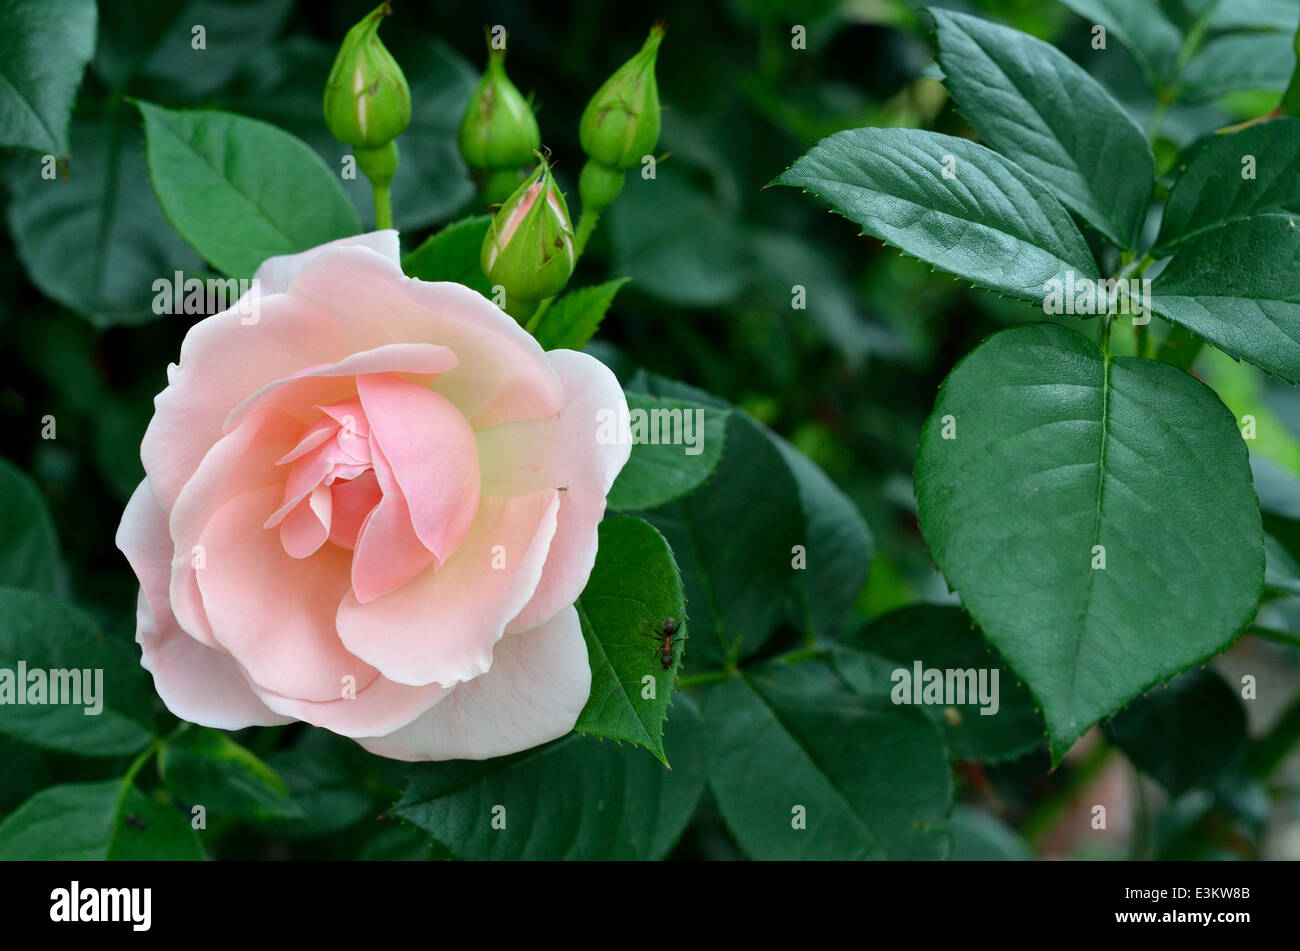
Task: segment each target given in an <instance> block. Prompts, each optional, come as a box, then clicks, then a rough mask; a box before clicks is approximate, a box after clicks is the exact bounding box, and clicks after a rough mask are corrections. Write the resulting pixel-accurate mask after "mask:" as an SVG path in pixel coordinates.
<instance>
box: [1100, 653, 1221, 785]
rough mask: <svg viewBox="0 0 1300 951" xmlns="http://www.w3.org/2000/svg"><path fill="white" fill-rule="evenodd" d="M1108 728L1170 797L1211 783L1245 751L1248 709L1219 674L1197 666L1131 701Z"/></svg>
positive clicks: (1136, 762)
mask: <svg viewBox="0 0 1300 951" xmlns="http://www.w3.org/2000/svg"><path fill="white" fill-rule="evenodd" d="M1108 732H1109V733H1110V735H1111V738H1112V739H1114V741H1115V743H1116V745H1117V746H1119V748H1120V749H1121V750H1123V751H1124V754H1125V755H1126V756H1127V757H1128V758H1129V759H1131V760H1132V761H1133V764H1134V765H1135V766H1137V767H1138V768H1139V769H1141V770H1142V771H1143V772H1145V773H1148V774H1150V775H1151V776H1152V777H1154V778H1155V779H1156V780H1157V781H1158V782H1159V783H1160V784H1161V785H1162V786H1164V787H1165V788H1166V789H1167V790H1169V794H1170V795H1172V796H1178V795H1181V794H1182V793H1183V792H1186V791H1187V790H1188V789H1191V788H1192V787H1194V786H1204V785H1207V784H1213V782H1214V781H1215V779H1217V778H1219V777H1222V776H1224V775H1226V774H1228V773H1229V772H1230V771H1231V770H1232V769H1233V767H1235V766H1236V765H1237V764H1238V763H1239V762H1240V761H1241V757H1242V755H1243V754H1244V753H1245V751H1246V711H1245V710H1244V709H1242V706H1241V700H1240V699H1239V698H1238V697H1237V695H1236V693H1234V692H1233V690H1232V688H1231V687H1229V686H1228V684H1226V683H1225V682H1224V680H1223V678H1222V677H1220V676H1219V675H1218V674H1216V673H1213V672H1212V671H1208V670H1195V671H1190V672H1189V673H1186V674H1183V675H1182V676H1181V677H1179V678H1177V679H1176V680H1174V681H1172V682H1171V683H1169V684H1168V685H1167V686H1163V687H1159V688H1157V689H1156V690H1153V691H1151V693H1150V695H1149V696H1145V697H1142V698H1140V699H1138V700H1135V701H1133V704H1132V706H1130V707H1128V708H1127V709H1125V710H1123V711H1121V712H1120V713H1118V714H1116V715H1115V718H1114V719H1113V720H1111V721H1110V724H1109V727H1108Z"/></svg>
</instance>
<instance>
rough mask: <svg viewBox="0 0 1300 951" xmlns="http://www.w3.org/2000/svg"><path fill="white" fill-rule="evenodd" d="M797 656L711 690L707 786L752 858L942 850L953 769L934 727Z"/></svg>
mask: <svg viewBox="0 0 1300 951" xmlns="http://www.w3.org/2000/svg"><path fill="white" fill-rule="evenodd" d="M806 666H807V665H800V666H799V667H797V668H792V667H785V666H783V665H778V664H769V665H767V666H764V667H761V668H758V670H756V671H754V672H752V673H749V674H746V675H743V676H738V677H736V678H734V679H732V680H729V681H727V682H726V683H724V684H721V685H719V686H717V687H714V688H712V689H711V690H710V691H709V695H708V701H707V702H706V704H705V707H704V720H705V723H706V725H707V731H706V732H707V735H708V740H709V789H710V790H711V791H712V793H713V798H714V799H715V800H716V801H717V803H718V808H719V809H720V810H721V812H722V816H723V818H724V819H725V820H726V823H727V827H728V828H729V829H730V830H731V834H732V835H733V836H735V838H736V841H737V842H738V843H739V844H740V847H741V848H742V849H744V850H745V852H746V853H747V854H748V855H749V856H750V857H751V858H755V859H777V860H804V859H836V860H851V859H938V858H943V857H944V856H945V854H946V853H947V851H948V845H949V842H948V837H947V835H946V834H945V833H944V832H943V830H942V828H941V822H942V819H943V816H944V814H945V813H946V812H947V810H948V806H949V804H950V802H951V801H952V777H951V774H950V773H949V769H948V755H947V750H946V749H945V748H944V744H943V737H942V736H941V735H940V733H939V731H938V729H937V728H936V727H935V726H934V724H933V723H931V722H930V721H929V720H928V719H926V717H925V716H923V715H922V714H921V713H919V712H918V711H915V710H912V709H910V708H906V707H899V706H894V705H893V704H891V703H889V701H888V700H887V699H885V700H883V701H882V700H880V699H870V698H867V697H863V696H860V695H858V694H854V693H850V692H848V691H845V690H843V689H836V688H835V687H834V686H833V685H832V684H830V683H829V682H828V679H827V677H825V676H822V677H818V676H817V675H816V674H814V673H812V672H810V671H808V670H806V669H804V668H805V667H806ZM800 810H802V815H803V817H804V819H805V820H806V828H798V827H797V825H798V823H797V821H796V820H797V819H798V818H799V817H800Z"/></svg>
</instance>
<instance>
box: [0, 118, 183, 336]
mask: <svg viewBox="0 0 1300 951" xmlns="http://www.w3.org/2000/svg"><path fill="white" fill-rule="evenodd" d="M123 111H124V110H120V109H119V110H118V111H117V112H116V113H114V115H113V116H112V117H111V118H110V119H109V120H107V121H105V122H98V123H96V122H84V121H74V122H73V123H72V138H71V141H72V158H71V161H70V163H69V165H68V169H67V177H66V179H65V178H64V177H62V175H61V176H60V177H59V178H57V179H55V180H53V181H46V180H44V179H42V178H41V175H40V171H41V169H40V164H39V162H38V161H37V160H36V159H35V158H32V159H30V160H28V159H26V158H23V159H22V164H21V165H12V166H10V169H9V182H8V184H9V187H10V189H11V197H10V201H9V230H10V232H11V233H12V234H13V236H14V244H15V246H16V247H17V250H18V256H19V258H20V259H21V260H22V262H23V268H24V269H25V270H26V271H27V274H28V276H29V277H31V279H32V283H34V284H35V285H36V286H37V287H38V288H40V290H41V292H42V293H43V294H45V295H46V296H47V297H50V298H52V299H54V300H55V301H57V302H59V303H60V304H62V305H64V306H65V307H68V308H71V309H72V310H75V311H77V312H78V313H80V314H83V315H84V316H86V317H88V318H89V319H90V320H91V322H92V323H95V324H97V325H99V326H101V327H102V326H109V325H112V324H142V323H145V322H147V321H150V320H154V319H155V315H154V313H153V311H152V309H151V308H150V302H151V300H152V298H153V296H154V292H153V290H152V289H151V288H152V285H153V282H154V281H155V280H158V279H159V278H167V279H169V280H170V279H171V278H172V275H173V273H174V272H176V271H183V272H185V273H186V274H188V275H197V274H200V273H202V271H203V265H202V262H201V261H200V260H199V259H198V257H197V256H196V255H195V254H194V253H193V252H192V251H191V250H190V249H189V248H188V247H186V246H185V242H184V241H182V240H181V239H180V237H179V236H178V235H177V234H176V232H175V231H174V230H173V229H172V227H171V225H169V224H168V223H167V219H166V218H164V217H163V213H162V211H161V209H159V207H158V202H157V200H155V198H154V195H153V192H152V191H151V190H150V188H149V180H148V177H147V175H146V174H145V160H144V152H143V150H142V149H141V148H140V145H139V133H138V132H137V131H135V129H134V128H131V127H129V126H128V125H126V123H125V120H124V119H123V117H122V112H123ZM15 168H21V169H22V172H21V174H19V173H18V172H16V171H15Z"/></svg>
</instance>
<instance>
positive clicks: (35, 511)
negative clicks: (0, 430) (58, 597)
mask: <svg viewBox="0 0 1300 951" xmlns="http://www.w3.org/2000/svg"><path fill="white" fill-rule="evenodd" d="M63 584H64V577H63V559H62V556H60V554H59V539H58V536H57V535H55V533H54V521H53V519H51V518H50V511H49V508H48V507H47V506H46V505H45V498H44V497H43V496H42V495H41V493H40V490H39V489H37V488H36V483H34V482H32V480H31V479H29V478H28V477H27V475H26V474H25V473H24V472H23V471H22V470H21V469H19V468H17V467H16V466H14V465H11V464H10V463H9V462H8V461H7V460H5V459H0V585H3V586H6V587H13V588H29V589H32V590H34V591H40V592H42V593H44V594H58V593H59V592H60V589H61V588H62V587H63Z"/></svg>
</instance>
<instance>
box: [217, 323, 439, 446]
mask: <svg viewBox="0 0 1300 951" xmlns="http://www.w3.org/2000/svg"><path fill="white" fill-rule="evenodd" d="M455 366H456V354H455V353H453V352H452V351H451V350H449V349H448V348H446V347H441V346H438V345H436V344H432V343H390V344H386V345H384V346H382V347H376V348H374V349H373V350H362V351H359V352H357V353H352V354H349V355H348V356H346V357H344V358H343V359H342V360H338V361H335V362H333V363H327V364H324V365H321V366H315V367H312V368H310V369H306V370H301V371H299V372H297V373H294V374H293V375H292V376H287V377H284V378H282V379H278V380H272V381H271V382H269V383H267V384H265V385H264V386H262V387H259V388H258V389H257V390H256V391H254V392H253V393H251V394H249V395H248V396H247V397H246V398H245V399H244V400H243V401H241V402H240V403H239V405H238V406H236V407H235V408H234V409H232V410H231V411H230V415H229V416H228V417H227V418H226V422H225V428H226V429H227V430H230V429H232V428H234V427H235V426H237V425H239V421H240V420H241V419H243V417H244V416H246V415H248V414H249V413H251V412H252V411H253V410H256V409H264V408H265V407H267V406H278V407H279V408H280V409H282V410H284V411H285V412H287V413H293V414H295V415H299V416H300V417H301V418H303V419H304V420H306V419H308V418H311V419H314V418H315V416H316V413H317V412H318V407H323V406H326V405H330V404H334V403H341V402H344V401H346V400H347V399H349V398H354V397H355V396H356V384H355V382H354V381H353V377H355V376H357V375H358V374H363V373H409V374H412V375H413V376H415V377H417V378H418V379H420V380H421V381H422V382H428V381H430V380H432V379H433V378H434V377H436V376H437V375H438V374H440V373H446V372H447V371H449V370H451V369H453V368H454V367H455Z"/></svg>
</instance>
